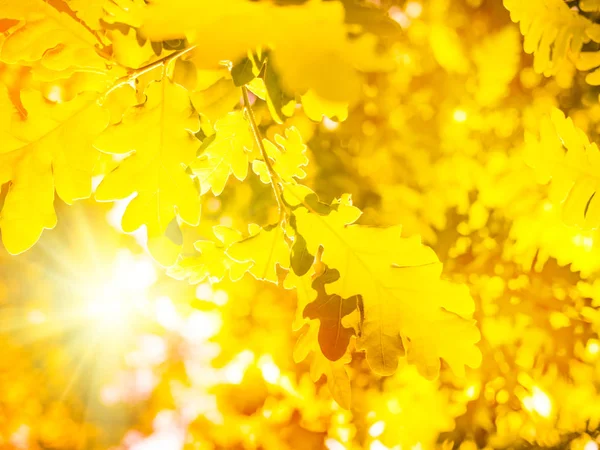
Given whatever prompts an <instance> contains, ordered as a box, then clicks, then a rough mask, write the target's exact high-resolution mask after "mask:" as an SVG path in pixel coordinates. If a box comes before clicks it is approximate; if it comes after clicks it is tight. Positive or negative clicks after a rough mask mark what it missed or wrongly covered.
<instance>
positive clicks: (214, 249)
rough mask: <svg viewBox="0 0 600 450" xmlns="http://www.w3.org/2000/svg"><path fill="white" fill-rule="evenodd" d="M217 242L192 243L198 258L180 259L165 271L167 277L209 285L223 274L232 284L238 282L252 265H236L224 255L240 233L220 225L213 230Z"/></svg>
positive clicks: (235, 262) (236, 240)
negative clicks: (197, 252)
mask: <svg viewBox="0 0 600 450" xmlns="http://www.w3.org/2000/svg"><path fill="white" fill-rule="evenodd" d="M213 232H214V234H215V236H216V237H217V239H218V241H217V242H214V241H208V240H200V241H196V242H195V243H194V247H195V248H196V250H198V251H199V252H200V255H197V256H191V257H185V258H181V259H180V260H179V261H177V264H175V265H174V266H173V267H170V268H169V271H168V272H169V275H171V276H172V277H174V278H176V279H178V280H183V279H186V278H187V279H188V280H189V282H190V284H196V283H201V282H202V281H204V280H205V279H207V278H208V279H209V280H210V282H211V283H215V282H217V281H221V280H222V279H223V278H224V277H225V275H226V274H227V272H229V277H230V278H231V280H232V281H238V280H240V279H241V278H242V277H243V276H244V274H245V273H246V272H247V271H248V269H249V268H250V266H251V265H252V262H250V261H248V262H242V263H240V262H237V261H235V260H233V259H232V258H231V257H230V256H228V255H227V254H226V253H225V250H226V249H227V247H229V246H230V245H232V244H234V243H235V242H238V241H240V240H241V239H242V233H240V232H239V231H237V230H234V229H232V228H227V227H224V226H221V225H218V226H215V227H213Z"/></svg>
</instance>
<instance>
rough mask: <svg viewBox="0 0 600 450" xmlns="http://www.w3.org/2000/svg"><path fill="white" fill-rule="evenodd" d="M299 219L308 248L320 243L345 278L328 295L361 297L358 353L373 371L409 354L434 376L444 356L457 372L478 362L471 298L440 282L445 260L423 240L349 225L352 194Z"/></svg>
mask: <svg viewBox="0 0 600 450" xmlns="http://www.w3.org/2000/svg"><path fill="white" fill-rule="evenodd" d="M294 215H295V219H296V225H297V231H298V233H299V234H300V235H302V236H303V237H304V239H305V240H306V242H307V247H308V249H309V251H310V252H311V253H312V254H316V252H317V251H318V249H319V247H321V246H322V247H323V254H322V256H321V260H322V261H323V263H325V264H327V266H328V267H329V268H331V269H337V270H338V271H339V273H340V277H339V279H338V280H336V281H334V282H332V283H330V284H327V285H326V287H325V289H326V292H327V293H328V294H337V295H339V296H341V297H342V298H351V297H353V296H356V295H360V296H361V298H362V312H363V320H362V326H361V333H362V334H361V336H360V338H359V340H358V348H359V349H361V350H365V351H366V355H367V361H368V362H369V364H370V366H371V368H372V369H373V370H374V371H375V372H376V373H379V374H381V375H389V374H391V373H393V372H394V371H395V370H396V368H397V366H398V360H399V357H400V356H402V355H403V353H404V349H406V352H407V359H408V360H409V361H411V362H414V363H415V364H416V365H417V367H418V368H419V370H420V372H421V373H422V374H423V375H424V376H427V377H430V378H433V377H435V376H437V373H438V370H439V366H440V358H443V359H444V360H445V361H446V362H447V363H448V364H449V365H450V367H451V368H452V370H453V371H454V372H455V373H457V374H459V375H460V374H463V373H464V365H468V366H470V367H476V366H478V365H479V363H480V361H481V353H480V352H479V349H478V348H477V347H476V346H475V343H476V342H477V341H479V338H480V335H479V330H478V329H477V327H476V326H475V323H474V321H473V320H471V319H470V317H471V315H472V313H473V310H474V303H473V299H472V298H471V297H470V295H469V292H468V290H467V288H466V287H465V286H458V285H453V284H451V283H448V282H446V281H443V280H441V279H440V275H441V269H442V265H441V263H440V262H439V261H438V259H437V257H436V255H435V253H434V252H433V250H431V249H430V248H429V247H426V246H424V245H422V244H421V242H420V239H419V238H418V237H412V238H403V237H401V231H400V230H401V228H400V227H399V226H396V227H390V228H370V227H365V226H359V225H350V224H352V223H353V222H354V221H356V219H357V218H358V217H359V215H360V210H358V209H357V208H355V207H353V206H352V205H351V203H350V201H349V198H347V197H346V198H342V199H341V200H339V201H337V202H335V203H334V204H333V205H332V210H331V212H330V213H329V214H328V215H320V214H316V213H314V212H311V211H309V210H308V209H307V208H304V207H299V208H297V209H296V210H295V212H294ZM359 305H360V302H359ZM449 336H452V337H453V338H452V339H448V337H449Z"/></svg>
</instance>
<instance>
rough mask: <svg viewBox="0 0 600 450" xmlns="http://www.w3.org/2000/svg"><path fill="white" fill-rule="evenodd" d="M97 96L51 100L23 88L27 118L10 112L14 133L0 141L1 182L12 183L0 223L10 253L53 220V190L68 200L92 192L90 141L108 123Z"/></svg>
mask: <svg viewBox="0 0 600 450" xmlns="http://www.w3.org/2000/svg"><path fill="white" fill-rule="evenodd" d="M1 97H2V96H0V106H2V107H3V108H4V106H5V105H2V104H1V103H2V102H3V101H2V99H1ZM96 100H97V98H96V96H95V95H93V94H82V95H80V96H78V97H76V98H75V99H73V100H71V101H69V102H65V103H60V104H55V103H51V102H49V101H48V100H46V99H44V98H43V97H42V95H41V94H40V93H39V92H35V91H23V92H21V102H22V104H23V107H24V108H25V110H26V111H27V119H25V120H20V118H18V117H15V116H13V117H12V121H11V122H10V129H9V130H7V131H9V132H10V135H11V137H12V138H11V139H6V140H5V139H3V140H2V141H0V185H2V184H4V183H6V182H10V185H9V189H8V193H7V196H6V200H5V203H4V207H3V209H2V212H1V213H0V228H1V229H2V240H3V243H4V246H5V247H6V249H7V250H8V251H9V252H10V253H12V254H17V253H21V252H23V251H25V250H27V249H28V248H30V247H31V246H32V245H33V244H35V242H36V241H37V240H38V239H39V237H40V235H41V233H42V231H43V230H44V229H51V228H53V227H54V226H55V225H56V214H55V212H54V191H55V190H56V193H57V194H58V196H59V197H60V198H61V199H62V200H63V201H64V202H65V203H68V204H71V203H73V202H74V201H75V200H78V199H82V198H87V197H89V196H90V195H91V190H92V175H93V174H94V168H95V165H96V163H97V162H98V160H99V156H100V154H99V153H98V152H97V151H96V150H95V149H94V148H93V146H92V142H93V141H94V139H95V138H96V137H97V136H98V135H99V134H100V133H101V132H102V130H103V129H104V128H105V127H106V126H107V124H108V112H106V111H104V110H103V109H102V108H101V107H100V106H99V105H98V103H97V101H96ZM5 101H6V99H5V100H4V102H5ZM4 113H5V111H4ZM3 119H4V118H3ZM3 125H4V123H3Z"/></svg>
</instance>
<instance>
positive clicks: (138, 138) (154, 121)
mask: <svg viewBox="0 0 600 450" xmlns="http://www.w3.org/2000/svg"><path fill="white" fill-rule="evenodd" d="M146 95H147V101H146V103H144V104H142V105H139V106H135V107H133V108H130V109H129V110H128V112H127V113H125V115H124V117H123V120H122V122H120V123H118V124H116V125H112V126H110V127H109V128H107V129H106V131H104V133H102V135H101V136H99V137H98V139H96V141H95V142H94V145H95V147H96V148H98V149H99V150H101V151H103V152H106V153H111V154H115V155H123V156H127V157H126V158H125V159H124V160H123V161H122V162H121V163H120V165H119V167H118V168H117V169H116V170H114V171H113V172H111V173H109V174H107V175H106V177H105V178H104V179H103V180H102V183H100V185H99V186H98V190H97V191H96V199H97V200H100V201H110V200H118V199H123V198H126V197H128V196H130V195H131V194H134V193H135V194H136V196H135V198H133V200H132V201H131V203H129V205H128V207H127V210H126V211H125V214H124V215H123V220H122V227H123V230H124V231H126V232H133V231H135V230H136V229H138V228H139V227H141V226H142V225H145V226H146V228H147V231H148V249H149V251H150V253H151V254H152V255H153V256H154V257H155V258H156V259H157V261H158V262H160V263H161V264H163V265H165V266H169V265H172V264H174V263H175V261H176V259H177V256H178V255H179V252H180V251H181V248H182V242H180V238H179V235H180V232H179V228H178V225H177V222H176V220H177V218H179V219H181V220H182V221H183V222H186V223H188V224H190V225H197V224H198V222H199V220H200V198H199V192H198V188H197V186H196V183H195V181H194V179H193V177H192V175H191V174H190V173H189V172H188V170H187V165H188V164H189V163H190V162H191V161H192V160H193V159H194V157H195V153H196V149H197V147H198V144H199V142H198V140H197V139H196V138H195V137H194V132H196V131H197V130H198V128H199V119H198V116H197V114H196V113H195V112H194V110H193V109H192V107H191V104H190V100H189V97H188V94H187V91H186V90H185V89H183V88H182V87H181V86H178V85H176V84H174V83H172V82H170V81H169V80H167V79H165V80H163V81H158V82H153V83H151V84H150V85H149V86H148V88H147V89H146Z"/></svg>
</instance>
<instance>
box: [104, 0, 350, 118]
mask: <svg viewBox="0 0 600 450" xmlns="http://www.w3.org/2000/svg"><path fill="white" fill-rule="evenodd" d="M116 3H117V4H114V5H112V6H110V15H109V16H110V19H109V20H110V21H112V22H113V23H117V22H118V23H125V24H129V25H131V26H135V27H139V32H140V33H141V35H142V36H144V37H146V38H149V39H151V40H155V41H160V40H166V39H183V38H186V39H187V40H188V42H189V43H190V45H196V48H195V49H194V52H193V55H192V57H191V60H192V61H194V63H195V64H196V65H197V66H198V67H200V68H203V69H213V68H216V67H218V65H219V64H220V62H221V61H223V60H228V61H232V62H233V63H238V62H239V61H241V60H242V59H243V58H244V57H245V56H246V55H247V53H248V51H249V50H255V49H256V48H259V47H265V48H268V49H269V50H270V51H271V53H270V57H269V58H270V59H271V61H272V62H273V65H274V69H275V70H274V71H275V72H277V73H278V74H279V75H280V79H281V82H282V83H283V87H284V89H283V90H284V91H285V92H288V93H290V94H291V95H292V98H293V95H294V94H295V93H298V94H300V95H302V94H305V93H306V92H307V91H308V90H309V89H312V90H313V91H314V92H315V94H317V95H318V96H319V97H320V98H323V99H327V100H331V101H335V102H345V103H348V104H350V105H352V104H354V103H355V102H356V101H357V100H358V98H359V95H360V91H361V89H360V77H359V74H358V71H357V65H356V64H355V57H354V54H355V50H356V49H355V47H354V45H353V41H352V40H351V39H349V37H348V32H347V27H346V24H345V22H344V6H343V5H342V3H341V2H321V1H313V2H307V3H305V4H303V5H288V6H285V7H284V6H279V5H275V4H272V3H271V2H248V1H245V0H226V1H222V2H217V3H215V2H212V1H208V0H198V1H194V2H190V1H186V0H168V1H166V0H158V1H153V2H152V3H148V4H146V5H144V2H142V1H140V0H133V1H131V0H120V1H119V2H116ZM307 29H310V30H311V33H308V34H307V33H306V30H307ZM207 42H211V45H206V43H207ZM361 50H362V47H361ZM269 66H270V65H269ZM267 84H268V83H267ZM279 119H281V118H279Z"/></svg>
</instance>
